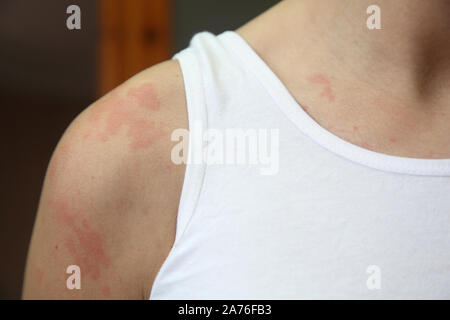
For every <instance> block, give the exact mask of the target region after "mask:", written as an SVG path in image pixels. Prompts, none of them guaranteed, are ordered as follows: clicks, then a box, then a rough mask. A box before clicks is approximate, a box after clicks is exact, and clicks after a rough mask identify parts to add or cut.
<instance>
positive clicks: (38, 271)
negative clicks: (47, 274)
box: [36, 267, 44, 287]
mask: <svg viewBox="0 0 450 320" xmlns="http://www.w3.org/2000/svg"><path fill="white" fill-rule="evenodd" d="M43 281H44V269H43V268H41V267H37V268H36V283H37V285H38V286H39V287H41V286H42V282H43Z"/></svg>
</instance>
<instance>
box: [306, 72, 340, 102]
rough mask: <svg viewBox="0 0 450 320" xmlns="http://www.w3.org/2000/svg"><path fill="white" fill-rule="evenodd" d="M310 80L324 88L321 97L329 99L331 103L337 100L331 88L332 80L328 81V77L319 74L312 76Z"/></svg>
mask: <svg viewBox="0 0 450 320" xmlns="http://www.w3.org/2000/svg"><path fill="white" fill-rule="evenodd" d="M308 80H309V81H310V82H311V83H314V84H318V85H321V86H322V87H323V89H322V92H321V93H320V96H321V97H324V98H327V99H328V101H330V102H333V101H334V100H335V96H334V93H333V90H332V88H331V83H330V80H328V78H327V76H325V75H323V74H320V73H318V74H314V75H312V76H310V77H309V78H308Z"/></svg>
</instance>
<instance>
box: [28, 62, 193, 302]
mask: <svg viewBox="0 0 450 320" xmlns="http://www.w3.org/2000/svg"><path fill="white" fill-rule="evenodd" d="M185 104H186V103H185V95H184V87H183V81H182V75H181V71H180V68H179V66H178V63H177V62H176V61H175V60H170V61H167V62H164V63H162V64H159V65H157V66H154V67H152V68H149V69H148V70H145V71H143V72H141V73H139V74H138V75H136V76H134V77H133V78H131V79H130V80H128V81H126V82H125V83H123V84H122V85H120V86H119V87H117V88H116V89H114V90H112V91H111V92H110V93H108V94H107V95H105V96H104V97H102V98H101V99H100V100H98V101H97V102H95V103H94V104H92V105H91V106H90V107H88V108H87V109H86V110H85V111H83V112H82V113H81V114H80V115H79V116H78V117H77V118H76V119H75V120H74V121H73V123H72V124H71V125H70V126H69V128H68V129H67V130H66V132H65V134H64V135H63V137H62V139H61V141H60V142H59V144H58V146H57V148H56V150H55V152H54V155H53V157H52V159H51V161H50V165H49V168H48V171H47V176H46V179H45V183H44V188H43V192H42V195H41V201H40V205H39V212H38V217H37V221H36V225H35V230H34V233H33V239H32V244H31V247H30V253H29V260H28V265H27V272H26V281H25V287H24V289H25V290H24V297H25V298H27V297H29V298H35V297H44V298H45V297H50V298H51V297H62V298H92V297H94V298H96V297H100V298H123V297H131V298H140V297H148V295H149V290H150V288H151V284H152V282H153V279H154V277H155V275H156V273H157V271H158V270H159V267H160V265H161V264H162V262H163V260H164V259H165V257H166V255H167V254H168V252H169V250H170V248H171V246H172V243H173V238H174V235H175V226H176V214H177V208H178V201H179V197H180V194H181V187H182V183H183V177H184V166H177V165H175V164H173V162H172V161H171V157H170V156H171V148H172V143H171V133H172V132H173V130H175V129H178V128H187V112H186V105H185ZM69 265H77V266H79V267H80V269H81V274H82V276H83V277H84V279H83V280H84V281H83V283H84V284H85V285H84V290H79V291H77V290H67V289H65V288H64V287H65V283H66V278H67V277H68V275H67V274H66V273H65V270H66V267H67V266H69ZM64 289H65V290H64Z"/></svg>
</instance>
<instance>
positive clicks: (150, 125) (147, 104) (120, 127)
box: [85, 83, 165, 151]
mask: <svg viewBox="0 0 450 320" xmlns="http://www.w3.org/2000/svg"><path fill="white" fill-rule="evenodd" d="M160 105H161V103H160V101H159V98H158V96H157V94H156V92H155V89H154V87H153V85H152V84H149V83H147V84H143V85H141V86H139V87H133V88H130V89H128V91H127V93H126V94H125V96H122V95H120V94H119V93H117V92H112V93H110V94H109V95H107V96H105V97H104V98H103V99H101V100H100V101H99V102H98V104H97V106H96V107H95V108H94V109H93V111H92V113H91V115H90V120H91V123H92V129H93V130H95V131H96V132H97V134H96V136H97V137H98V138H100V140H101V141H103V142H106V141H108V140H109V139H111V138H112V137H114V136H116V135H117V134H119V133H121V132H124V133H125V135H126V137H127V138H128V141H129V146H130V148H131V149H132V150H133V151H137V150H141V149H146V148H148V147H150V146H151V145H153V144H154V143H155V142H156V141H158V140H159V139H160V138H161V137H162V136H164V134H165V132H164V130H162V129H161V128H160V127H159V126H157V125H156V123H155V121H153V120H151V119H149V114H148V112H149V111H151V112H155V111H157V110H159V109H160ZM90 136H92V133H91V132H89V133H87V134H86V135H85V138H88V137H90Z"/></svg>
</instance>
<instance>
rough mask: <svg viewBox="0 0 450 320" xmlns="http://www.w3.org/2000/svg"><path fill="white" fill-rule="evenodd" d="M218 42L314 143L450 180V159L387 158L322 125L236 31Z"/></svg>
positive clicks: (370, 162) (383, 166)
mask: <svg viewBox="0 0 450 320" xmlns="http://www.w3.org/2000/svg"><path fill="white" fill-rule="evenodd" d="M218 37H219V39H220V40H221V41H222V43H223V44H224V45H225V47H226V49H227V50H229V51H230V52H231V53H233V54H234V56H236V57H237V59H238V61H239V62H240V64H241V66H242V67H243V68H245V69H247V70H248V71H250V72H252V73H253V74H254V75H255V77H256V78H257V79H258V80H259V81H260V82H261V84H262V86H263V87H264V89H265V90H266V91H267V93H268V94H269V95H270V96H271V98H272V99H273V101H274V102H275V103H276V105H277V106H278V107H279V108H280V110H281V111H282V112H283V113H284V114H285V116H286V117H288V118H289V120H290V121H291V122H293V124H294V125H295V126H296V127H297V128H298V129H299V130H300V131H301V132H303V134H305V135H307V136H308V137H309V138H310V139H312V140H313V141H314V142H315V143H317V144H319V145H320V146H322V147H323V148H325V149H327V150H328V151H330V152H332V153H334V154H336V155H338V156H340V157H342V158H345V159H347V160H350V161H352V162H354V163H357V164H360V165H364V166H366V167H369V168H372V169H377V170H381V171H385V172H391V173H397V174H409V175H420V176H450V159H427V158H410V157H400V156H393V155H388V154H385V153H380V152H376V151H372V150H368V149H365V148H363V147H360V146H357V145H355V144H353V143H350V142H348V141H346V140H344V139H342V138H340V137H338V136H336V135H335V134H333V133H332V132H330V131H328V130H326V129H325V128H323V127H322V126H321V125H319V124H318V123H317V122H316V121H315V120H314V119H313V118H311V117H310V116H309V115H308V113H306V112H305V111H304V109H303V108H302V106H301V105H300V104H299V103H298V102H297V101H296V99H295V98H294V97H293V96H292V94H291V93H290V92H289V90H288V89H287V87H286V86H285V85H284V84H283V82H282V81H281V80H280V79H279V78H278V76H277V75H276V74H275V73H274V72H273V71H272V69H271V68H270V67H269V66H268V65H267V64H266V62H265V61H264V60H263V59H262V58H261V57H260V56H259V55H258V54H257V53H256V51H255V50H254V49H253V48H252V47H251V46H250V45H249V44H248V43H247V41H246V40H245V39H244V38H243V37H242V36H240V35H239V34H238V33H237V32H235V31H225V32H223V33H222V34H220V35H219V36H218Z"/></svg>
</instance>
